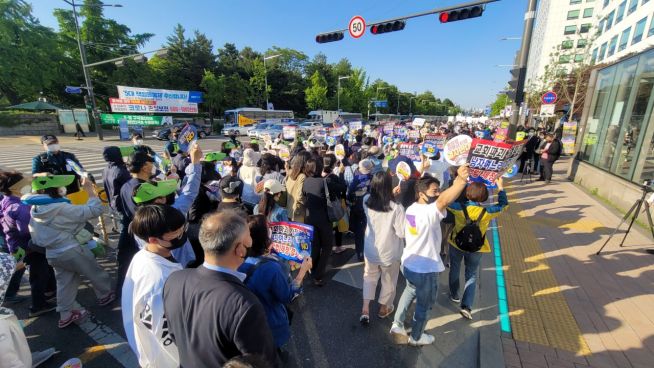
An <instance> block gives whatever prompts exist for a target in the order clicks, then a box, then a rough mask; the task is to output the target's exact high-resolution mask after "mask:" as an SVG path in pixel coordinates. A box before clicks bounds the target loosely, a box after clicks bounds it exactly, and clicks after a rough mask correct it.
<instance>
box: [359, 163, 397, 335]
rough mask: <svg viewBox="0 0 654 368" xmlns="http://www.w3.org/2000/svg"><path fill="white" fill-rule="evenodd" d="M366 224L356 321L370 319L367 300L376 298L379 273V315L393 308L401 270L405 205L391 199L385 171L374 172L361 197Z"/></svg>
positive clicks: (389, 178)
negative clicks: (361, 291)
mask: <svg viewBox="0 0 654 368" xmlns="http://www.w3.org/2000/svg"><path fill="white" fill-rule="evenodd" d="M363 208H364V211H365V214H366V218H367V222H368V226H367V227H366V233H365V238H364V247H363V254H364V258H365V266H364V270H363V307H362V308H361V318H360V319H359V321H360V322H361V323H362V324H364V325H367V324H368V323H369V322H370V301H371V300H373V299H374V298H375V292H376V290H377V282H378V281H379V278H380V277H381V282H382V286H381V291H380V293H379V299H378V302H379V304H380V305H381V306H380V308H379V314H378V316H379V318H386V317H388V316H389V315H390V314H391V313H393V310H394V309H395V307H394V305H393V300H394V299H395V285H396V284H397V277H398V273H399V271H400V260H401V258H402V248H403V242H402V238H404V208H403V207H402V206H401V205H399V204H397V203H395V202H394V201H393V184H392V179H391V176H390V174H389V173H388V172H387V171H382V172H377V173H375V174H374V175H373V177H372V181H371V183H370V194H368V195H366V197H365V198H364V199H363Z"/></svg>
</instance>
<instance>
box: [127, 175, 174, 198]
mask: <svg viewBox="0 0 654 368" xmlns="http://www.w3.org/2000/svg"><path fill="white" fill-rule="evenodd" d="M176 190H177V179H171V180H161V181H152V182H146V183H141V185H139V186H138V188H136V191H135V192H134V203H137V204H139V203H145V202H149V201H151V200H153V199H155V198H159V197H165V196H167V195H169V194H172V193H174V192H175V191H176Z"/></svg>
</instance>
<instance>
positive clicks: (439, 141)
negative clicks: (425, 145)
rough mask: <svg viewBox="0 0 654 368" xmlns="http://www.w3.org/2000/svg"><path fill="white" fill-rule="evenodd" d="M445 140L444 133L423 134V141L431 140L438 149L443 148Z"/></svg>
mask: <svg viewBox="0 0 654 368" xmlns="http://www.w3.org/2000/svg"><path fill="white" fill-rule="evenodd" d="M446 140H447V136H446V135H445V134H433V133H430V134H427V135H425V142H433V143H434V144H436V147H437V148H438V149H439V150H441V151H442V150H443V146H444V145H445V141H446Z"/></svg>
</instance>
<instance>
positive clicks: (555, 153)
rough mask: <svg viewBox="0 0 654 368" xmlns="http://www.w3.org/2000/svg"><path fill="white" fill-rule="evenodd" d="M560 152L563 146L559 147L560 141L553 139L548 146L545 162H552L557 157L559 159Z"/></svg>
mask: <svg viewBox="0 0 654 368" xmlns="http://www.w3.org/2000/svg"><path fill="white" fill-rule="evenodd" d="M562 151H563V146H562V145H561V141H560V140H558V139H557V138H554V140H553V141H552V143H551V144H550V148H548V149H547V161H549V162H554V161H556V160H558V159H559V157H561V153H562Z"/></svg>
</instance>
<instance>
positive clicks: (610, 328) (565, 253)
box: [498, 160, 654, 368]
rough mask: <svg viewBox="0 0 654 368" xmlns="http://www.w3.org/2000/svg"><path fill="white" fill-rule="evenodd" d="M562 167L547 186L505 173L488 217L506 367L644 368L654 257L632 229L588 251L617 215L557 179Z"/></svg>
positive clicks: (653, 326)
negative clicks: (504, 300) (495, 228)
mask: <svg viewBox="0 0 654 368" xmlns="http://www.w3.org/2000/svg"><path fill="white" fill-rule="evenodd" d="M567 164H568V161H567V160H562V161H561V162H559V163H557V164H556V165H555V178H554V181H553V182H552V183H551V184H549V185H545V184H544V183H543V182H533V183H530V184H528V183H521V182H520V180H519V178H517V179H514V180H513V181H512V183H511V185H510V186H509V200H510V202H511V204H510V208H509V211H508V212H507V213H505V214H504V215H503V216H502V217H501V218H500V219H499V221H498V225H499V227H500V228H499V232H500V235H501V237H502V248H503V249H502V250H503V261H504V264H505V272H506V279H507V280H506V281H507V282H506V284H507V294H508V301H509V310H510V317H511V324H512V334H505V336H504V337H503V338H502V343H503V347H504V356H505V361H506V365H507V366H509V367H525V368H526V367H575V366H591V367H598V368H600V367H621V368H622V367H652V366H654V314H653V313H652V311H653V310H654V309H653V308H652V306H653V305H654V256H653V255H651V254H648V253H646V252H645V249H647V248H654V244H653V243H654V241H653V240H652V239H651V238H650V237H648V236H646V235H645V234H646V232H645V231H643V230H642V229H640V228H636V227H634V229H632V231H631V233H630V234H629V236H628V238H627V241H626V242H625V247H624V248H620V247H619V246H618V244H619V242H620V240H621V238H622V236H624V231H621V232H620V233H618V234H617V235H616V236H615V237H614V238H613V239H612V240H611V242H610V243H609V244H608V245H607V246H606V248H605V250H604V251H603V252H602V254H601V255H600V256H597V255H595V253H596V252H597V250H598V249H599V248H600V247H601V245H602V244H603V243H604V241H605V240H606V239H607V238H608V236H609V234H610V233H611V231H612V229H613V228H614V227H615V226H616V225H617V224H618V223H619V222H620V219H621V214H619V213H618V212H617V211H615V210H612V209H609V208H608V207H606V206H605V205H604V204H602V203H600V202H599V201H598V200H597V199H596V198H594V197H592V196H590V195H589V194H587V193H586V192H584V191H583V190H582V189H580V188H579V187H577V186H576V185H575V184H573V183H570V182H568V181H567V180H565V169H566V168H567ZM624 228H626V226H624ZM621 234H622V236H620V235H621ZM534 239H535V240H536V241H534ZM521 296H522V297H521Z"/></svg>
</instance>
